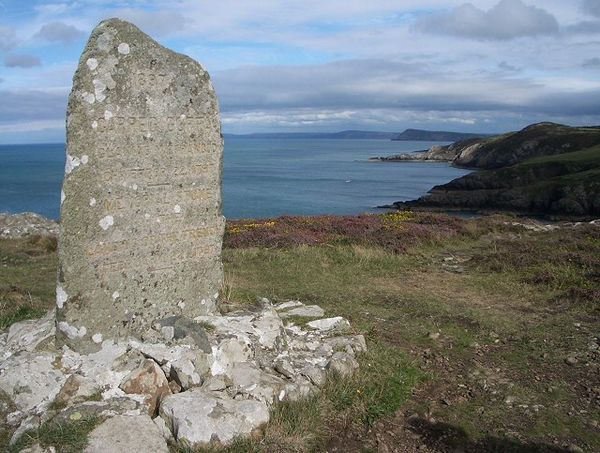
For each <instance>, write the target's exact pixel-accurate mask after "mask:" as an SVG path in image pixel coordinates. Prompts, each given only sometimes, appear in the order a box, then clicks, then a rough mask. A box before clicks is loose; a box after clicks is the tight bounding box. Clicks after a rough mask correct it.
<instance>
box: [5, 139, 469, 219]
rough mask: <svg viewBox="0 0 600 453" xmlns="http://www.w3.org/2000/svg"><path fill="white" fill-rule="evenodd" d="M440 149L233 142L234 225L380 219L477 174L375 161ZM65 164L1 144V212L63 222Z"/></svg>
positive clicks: (229, 153) (405, 144) (54, 151)
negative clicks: (336, 217) (398, 204)
mask: <svg viewBox="0 0 600 453" xmlns="http://www.w3.org/2000/svg"><path fill="white" fill-rule="evenodd" d="M434 144H443V143H441V142H409V141H401V142H399V141H389V140H358V139H355V140H347V139H346V140H344V139H306V138H298V139H292V138H246V137H228V138H226V140H225V152H224V180H223V211H224V214H225V216H226V217H227V218H232V219H237V218H265V217H275V216H280V215H318V214H360V213H364V212H378V211H380V210H377V209H376V206H380V205H385V204H391V203H393V202H395V201H405V200H412V199H415V198H418V197H420V196H422V195H424V194H425V193H427V191H429V190H430V189H431V188H432V187H433V186H435V185H438V184H444V183H447V182H449V181H451V180H452V179H455V178H458V177H460V176H462V175H465V174H467V173H469V171H468V170H464V169H458V168H453V167H451V166H450V165H449V164H448V163H443V162H442V163H434V162H373V161H369V160H368V159H369V157H373V156H387V155H392V154H399V153H407V152H411V151H416V150H423V149H427V148H429V147H430V146H432V145H434ZM64 160H65V145H64V144H32V145H0V212H9V213H17V212H25V211H30V212H36V213H39V214H42V215H44V216H46V217H49V218H53V219H57V218H58V217H59V212H60V187H61V182H62V177H63V172H64Z"/></svg>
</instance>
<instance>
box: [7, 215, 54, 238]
mask: <svg viewBox="0 0 600 453" xmlns="http://www.w3.org/2000/svg"><path fill="white" fill-rule="evenodd" d="M58 228H59V227H58V223H57V222H55V221H54V220H49V219H47V218H45V217H43V216H41V215H39V214H35V213H33V212H24V213H22V214H12V215H11V214H5V213H0V238H2V239H15V238H19V237H23V236H29V235H40V236H57V235H58Z"/></svg>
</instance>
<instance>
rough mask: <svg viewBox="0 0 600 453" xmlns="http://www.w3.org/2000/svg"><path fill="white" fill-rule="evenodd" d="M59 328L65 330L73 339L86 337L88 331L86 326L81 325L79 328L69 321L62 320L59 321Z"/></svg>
mask: <svg viewBox="0 0 600 453" xmlns="http://www.w3.org/2000/svg"><path fill="white" fill-rule="evenodd" d="M58 329H59V330H60V331H61V332H63V333H64V334H65V335H66V336H67V337H69V338H70V339H71V340H73V339H75V338H81V337H84V336H85V334H86V333H87V329H86V328H85V326H81V327H80V328H79V329H78V328H77V327H75V326H71V325H70V324H69V323H67V322H64V321H61V322H59V323H58Z"/></svg>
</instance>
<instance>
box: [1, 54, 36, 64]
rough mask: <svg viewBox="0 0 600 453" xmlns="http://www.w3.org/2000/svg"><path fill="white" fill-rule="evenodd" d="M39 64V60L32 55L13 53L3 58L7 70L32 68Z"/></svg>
mask: <svg viewBox="0 0 600 453" xmlns="http://www.w3.org/2000/svg"><path fill="white" fill-rule="evenodd" d="M41 64H42V62H41V61H40V59H39V58H38V57H36V56H34V55H28V54H16V53H15V54H8V55H5V56H4V66H6V67H9V68H33V67H34V66H40V65H41Z"/></svg>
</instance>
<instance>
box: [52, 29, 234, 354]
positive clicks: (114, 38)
mask: <svg viewBox="0 0 600 453" xmlns="http://www.w3.org/2000/svg"><path fill="white" fill-rule="evenodd" d="M222 153H223V139H222V136H221V130H220V121H219V108H218V103H217V98H216V95H215V93H214V90H213V87H212V84H211V82H210V78H209V75H208V73H207V72H206V71H205V70H204V69H202V67H201V66H200V64H198V63H197V62H196V61H194V60H192V59H191V58H189V57H187V56H185V55H181V54H177V53H175V52H173V51H171V50H169V49H166V48H164V47H162V46H161V45H159V44H158V43H157V42H155V41H154V40H152V39H151V38H150V37H148V36H147V35H145V34H144V33H142V32H141V31H140V30H139V29H138V28H136V27H135V26H134V25H132V24H130V23H128V22H124V21H121V20H118V19H110V20H107V21H104V22H102V23H101V24H100V25H98V26H97V27H96V28H95V29H94V31H93V32H92V35H91V37H90V39H89V41H88V43H87V45H86V47H85V50H84V52H83V54H82V56H81V59H80V61H79V66H78V68H77V72H76V73H75V76H74V77H73V89H72V91H71V94H70V96H69V104H68V111H67V161H66V166H65V177H64V182H63V191H62V194H61V199H62V202H61V233H60V239H59V275H58V284H57V288H56V303H57V306H58V310H57V337H58V340H59V343H63V344H68V345H69V346H70V347H72V348H74V349H76V350H78V351H82V352H86V351H93V350H96V349H98V347H99V346H98V345H99V344H100V343H101V342H102V341H103V340H105V339H122V338H127V337H129V336H133V337H141V336H142V334H143V333H144V332H146V331H148V330H149V329H150V328H151V326H152V325H153V324H154V323H155V322H157V321H159V320H161V319H163V318H166V317H169V316H175V315H177V316H185V317H189V318H192V317H196V316H199V315H206V314H213V313H215V312H216V299H217V297H218V293H217V292H218V290H219V288H220V285H221V280H222V264H221V259H220V254H221V245H222V237H223V230H224V218H223V216H222V215H221V172H222Z"/></svg>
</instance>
